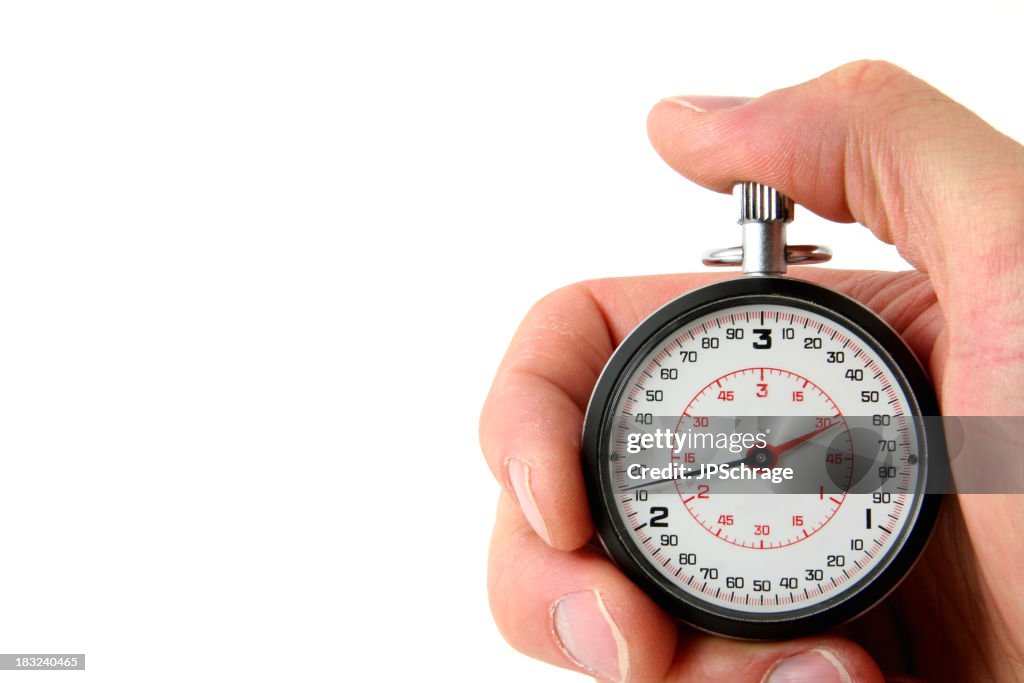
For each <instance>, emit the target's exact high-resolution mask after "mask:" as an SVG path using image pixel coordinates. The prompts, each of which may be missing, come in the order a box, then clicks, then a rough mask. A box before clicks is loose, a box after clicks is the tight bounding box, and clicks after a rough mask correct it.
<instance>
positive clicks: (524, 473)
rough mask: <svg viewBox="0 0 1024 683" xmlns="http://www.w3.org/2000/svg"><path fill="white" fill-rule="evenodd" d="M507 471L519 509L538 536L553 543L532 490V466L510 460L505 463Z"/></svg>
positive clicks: (546, 541) (513, 459)
mask: <svg viewBox="0 0 1024 683" xmlns="http://www.w3.org/2000/svg"><path fill="white" fill-rule="evenodd" d="M505 471H506V472H507V473H508V481H509V483H510V484H511V485H512V491H513V493H515V496H516V500H517V501H518V502H519V509H520V510H522V511H523V515H524V516H525V517H526V521H527V522H529V523H530V526H532V527H533V530H534V531H536V532H537V535H538V536H540V537H541V538H542V539H544V542H545V543H548V544H550V543H551V535H550V534H549V533H548V525H547V524H545V523H544V518H543V517H542V516H541V514H540V508H538V507H537V501H536V500H535V499H534V497H533V489H531V488H530V466H529V465H527V464H526V463H525V462H523V461H522V460H516V459H515V458H509V460H508V461H507V462H506V463H505Z"/></svg>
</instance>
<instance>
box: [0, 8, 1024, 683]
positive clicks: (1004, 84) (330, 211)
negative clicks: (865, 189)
mask: <svg viewBox="0 0 1024 683" xmlns="http://www.w3.org/2000/svg"><path fill="white" fill-rule="evenodd" d="M1022 19H1024V14H1022V9H1021V6H1020V4H1019V3H1011V2H1006V3H1003V4H997V3H991V2H989V3H986V2H977V1H976V2H970V3H955V4H954V3H950V4H942V3H936V2H929V3H903V2H891V1H889V2H860V3H854V4H850V3H842V4H840V3H821V2H814V3H810V2H808V3H750V2H737V1H735V0H734V1H732V2H705V3H695V2H685V3H684V2H673V3H668V2H646V3H601V2H528V1H521V2H516V3H501V4H498V3H483V2H430V3H428V2H376V3H373V2H362V3H354V2H349V3H312V2H294V1H293V2H244V3H243V2H222V1H215V0H213V1H211V0H206V1H204V2H189V1H186V2H181V1H179V2H174V3H166V2H165V3H158V2H148V3H140V2H45V1H40V2H11V3H4V4H3V6H2V8H0V462H2V468H0V482H2V483H3V485H2V486H0V606H2V608H0V651H2V652H12V653H14V652H85V653H87V656H88V669H89V670H88V671H87V672H86V673H85V674H84V675H83V674H74V675H72V674H66V673H54V674H42V675H41V674H33V676H34V678H33V680H36V678H38V679H42V680H49V679H51V678H52V679H56V680H61V681H64V680H68V679H69V678H70V677H73V676H77V678H76V680H81V679H88V680H95V681H136V680H140V679H141V680H176V681H177V680H182V679H186V678H190V679H199V680H225V679H243V678H244V679H245V680H303V681H315V680H348V681H358V680H385V679H399V680H401V679H410V680H413V679H415V680H422V679H430V680H488V681H499V680H500V681H519V680H524V679H529V680H531V681H534V682H535V683H539V682H540V681H544V680H555V681H557V680H573V679H575V678H577V677H576V676H575V675H574V674H569V673H565V672H562V671H559V670H556V669H553V668H549V667H547V666H546V665H542V664H540V663H537V662H534V661H532V660H529V659H527V658H525V657H523V656H521V655H519V654H517V653H515V652H513V651H512V650H511V649H510V648H508V647H507V646H506V645H505V644H504V643H503V641H502V640H501V638H500V636H499V635H498V633H497V631H496V629H495V628H494V627H493V625H492V624H491V620H490V615H489V611H488V608H487V603H486V594H485V555H486V546H487V542H488V535H489V525H490V519H491V516H492V512H493V505H494V500H495V497H496V494H497V491H498V487H497V485H496V484H495V483H494V481H493V480H492V478H491V476H490V474H489V472H488V471H487V470H486V468H485V467H484V465H483V461H482V458H481V456H480V453H479V447H478V445H477V440H476V420H477V414H478V411H479V406H480V404H481V401H482V400H483V397H484V395H485V392H486V390H487V387H488V384H489V382H490V379H491V376H492V373H493V371H494V369H495V367H496V365H497V363H498V361H499V359H500V356H501V354H502V352H503V349H504V346H505V344H506V343H507V341H508V339H509V337H510V335H511V334H512V332H513V330H514V328H515V326H516V324H517V323H518V321H519V319H520V318H521V316H522V315H523V314H524V313H525V312H526V310H527V308H528V307H529V305H530V304H531V302H533V301H534V300H535V299H537V298H538V297H540V296H541V295H542V294H544V293H545V292H547V291H549V290H551V289H553V288H556V287H558V286H560V285H563V284H566V283H569V282H572V281H574V280H578V279H581V278H587V277H595V276H607V275H625V274H637V273H658V272H670V271H678V270H690V269H694V268H696V267H698V257H699V254H700V253H701V252H702V251H703V250H705V249H708V248H711V247H715V246H723V245H728V244H732V243H734V242H736V241H737V237H738V234H737V231H736V230H735V228H734V227H732V220H733V216H734V211H733V205H732V203H731V201H730V199H729V198H728V197H725V196H720V195H715V194H712V193H710V192H707V191H705V190H701V189H699V188H697V187H696V186H694V185H692V184H690V183H688V182H687V181H684V180H682V179H680V178H679V177H678V176H676V175H675V174H674V173H673V172H672V171H670V170H669V169H668V168H667V167H666V166H664V165H663V164H662V162H661V161H660V160H659V159H658V158H657V156H656V155H655V154H654V152H653V151H652V150H651V149H650V147H649V145H648V142H647V139H646V133H645V128H644V119H645V116H646V113H647V110H648V108H649V107H650V106H651V105H652V104H653V103H654V102H656V101H657V100H658V99H659V98H661V97H664V96H668V95H673V94H683V93H698V94H730V95H756V94H759V93H762V92H764V91H767V90H770V89H773V88H776V87H781V86H784V85H788V84H792V83H795V82H799V81H802V80H805V79H808V78H811V77H813V76H815V75H818V74H819V73H821V72H824V71H826V70H828V69H830V68H832V67H835V66H837V65H839V64H841V63H843V62H846V61H849V60H853V59H857V58H861V57H875V58H885V59H889V60H891V61H894V62H896V63H898V64H901V65H903V66H904V67H906V68H909V69H910V70H912V71H914V72H916V73H917V74H918V75H920V76H922V77H924V78H925V79H927V80H929V81H931V82H932V83H934V84H935V85H937V86H938V87H940V88H941V89H943V90H945V91H946V92H947V93H949V94H950V95H952V96H954V97H955V98H957V99H959V100H961V101H962V102H964V103H965V104H967V105H968V106H969V107H971V108H972V109H974V110H975V111H977V112H978V113H979V114H981V115H982V116H983V117H985V118H986V119H987V120H989V121H990V122H992V123H993V124H994V125H996V126H997V127H999V128H1000V129H1002V130H1003V131H1004V132H1006V133H1008V134H1009V135H1011V136H1013V137H1015V138H1017V139H1024V118H1022V117H1021V111H1022V106H1021V105H1022V104H1024V101H1022V96H1021V89H1020V87H1019V83H1020V66H1021V52H1020V28H1021V26H1022ZM792 241H821V242H824V243H826V244H829V245H831V246H833V247H834V248H835V249H836V250H837V258H836V260H835V262H836V264H837V265H839V266H840V267H859V266H867V267H886V268H888V267H893V268H898V267H900V261H899V259H898V257H897V256H896V255H895V253H894V252H893V251H892V250H891V249H890V248H888V247H885V246H883V245H881V244H879V243H877V242H875V241H874V240H873V238H872V237H871V236H870V235H869V234H868V233H867V232H866V231H865V230H862V229H859V228H857V227H855V226H835V225H831V224H827V223H825V222H823V221H820V220H818V219H816V218H814V217H813V216H811V215H809V213H808V212H806V211H803V212H801V214H800V216H799V218H798V224H797V226H796V227H794V229H793V234H792ZM10 676H11V675H10V674H9V675H8V677H10ZM14 676H15V677H18V676H19V675H17V674H15V675H14ZM20 676H22V677H24V676H26V674H21V675H20ZM2 677H3V676H2V675H0V678H2Z"/></svg>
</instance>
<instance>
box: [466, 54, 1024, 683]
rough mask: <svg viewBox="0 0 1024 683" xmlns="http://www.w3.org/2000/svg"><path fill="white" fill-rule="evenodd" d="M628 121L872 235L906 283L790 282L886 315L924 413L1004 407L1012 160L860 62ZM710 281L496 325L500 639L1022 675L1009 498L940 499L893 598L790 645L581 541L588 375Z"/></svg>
mask: <svg viewBox="0 0 1024 683" xmlns="http://www.w3.org/2000/svg"><path fill="white" fill-rule="evenodd" d="M648 127H649V133H650V136H651V140H652V142H653V143H654V146H655V148H656V149H657V150H658V152H659V153H660V154H661V155H662V157H663V158H664V159H665V160H666V161H667V162H668V163H669V164H670V165H671V166H672V167H673V168H675V169H676V170H677V171H679V172H680V173H682V174H683V175H685V176H686V177H688V178H690V179H692V180H694V181H696V182H698V183H700V184H701V185H704V186H706V187H709V188H711V189H715V190H720V191H727V190H729V189H730V188H731V186H732V184H733V183H734V182H735V181H738V180H753V181H757V182H761V183H764V184H767V185H770V186H772V187H775V188H777V189H778V190H779V191H781V192H783V193H785V194H786V195H788V196H790V197H792V198H793V199H794V201H796V202H797V203H799V204H802V205H804V206H805V207H807V208H808V209H810V210H812V211H814V212H816V213H818V214H820V215H822V216H824V217H826V218H829V219H832V220H835V221H842V222H849V221H859V222H860V223H862V224H864V225H865V226H867V227H868V228H870V229H871V231H872V232H873V233H874V234H875V235H876V236H877V237H879V238H880V239H882V240H885V241H887V242H892V243H894V244H895V245H896V247H897V248H898V249H899V251H900V253H901V254H902V255H903V257H904V258H906V259H907V260H908V261H909V262H910V263H911V264H912V265H913V266H914V267H915V268H916V270H915V271H911V272H906V273H882V272H867V271H863V272H852V271H828V270H820V269H819V270H814V269H806V270H805V269H801V268H797V269H793V274H794V275H795V276H797V277H800V278H803V279H807V280H811V281H815V282H819V283H821V284H824V285H826V286H828V287H830V288H832V289H835V290H837V291H840V292H843V293H845V294H847V295H848V296H851V297H853V298H854V299H857V300H858V301H860V302H862V303H864V304H865V305H866V306H868V307H869V308H871V309H873V310H874V311H876V312H877V313H878V314H879V315H881V316H882V317H883V318H884V319H885V320H886V321H887V322H888V323H889V324H890V325H892V326H893V327H894V328H895V329H896V330H897V331H898V332H899V333H900V334H901V335H902V336H903V338H904V339H905V340H906V341H907V343H908V344H909V345H910V346H911V348H912V349H913V350H914V352H915V353H916V354H917V355H918V357H919V358H920V359H921V361H922V363H924V364H925V365H926V367H928V368H929V369H930V372H931V375H932V378H933V381H934V382H935V385H936V390H937V393H938V396H939V400H940V403H941V405H942V410H943V413H944V414H947V415H1021V414H1024V394H1022V392H1021V388H1022V387H1024V363H1022V362H1021V361H1022V359H1024V301H1022V299H1021V292H1022V291H1024V265H1022V264H1024V148H1022V147H1021V146H1020V145H1018V144H1017V143H1015V142H1013V141H1012V140H1010V139H1008V138H1006V137H1005V136H1003V135H1001V134H1000V133H998V132H997V131H995V130H993V129H992V128H991V127H989V126H988V125H987V124H985V123H984V122H983V121H982V120H981V119H979V118H978V117H977V116H975V115H974V114H972V113H971V112H969V111H968V110H966V109H964V108H963V107H961V106H960V105H958V104H956V103H955V102H953V101H951V100H949V99H948V98H946V97H945V96H943V95H942V94H941V93H939V92H937V91H936V90H934V89H933V88H931V87H930V86H928V85H927V84H925V83H923V82H921V81H920V80H918V79H915V78H913V77H912V76H910V75H909V74H907V73H905V72H903V71H901V70H900V69H897V68H896V67H893V66H891V65H888V64H885V63H879V62H858V63H854V64H850V65H847V66H844V67H841V68H840V69H837V70H835V71H833V72H830V73H828V74H826V75H824V76H822V77H820V78H818V79H815V80H813V81H810V82H808V83H804V84H802V85H798V86H795V87H792V88H787V89H785V90H781V91H776V92H773V93H769V94H767V95H765V96H763V97H760V98H757V99H755V100H751V101H746V100H741V99H737V98H686V99H685V100H681V99H677V98H673V99H669V100H665V101H663V102H660V103H659V104H658V105H656V106H655V108H654V109H653V110H652V112H651V114H650V117H649V121H648ZM719 279H722V276H718V275H713V274H689V275H671V276H658V277H638V278H621V279H608V280H597V281H591V282H584V283H579V284H576V285H572V286H569V287H566V288H564V289H561V290H558V291H556V292H554V293H552V294H550V295H548V296H547V297H545V298H544V299H542V300H541V301H540V302H538V303H537V304H536V305H535V306H534V308H533V309H532V310H531V311H530V313H529V314H528V315H527V317H526V319H525V320H524V321H523V323H522V325H521V326H520V328H519V330H518V331H517V333H516V335H515V338H514V339H513V341H512V343H511V346H510V348H509V350H508V352H507V354H506V356H505V358H504V360H503V361H502V364H501V367H500V369H499V371H498V374H497V377H496V378H495V381H494V384H493V386H492V388H491V391H490V394H489V396H488V398H487V401H486V403H485V406H484V410H483V414H482V416H481V422H480V434H481V443H482V447H483V451H484V454H485V456H486V458H487V461H488V464H489V466H490V467H491V469H492V471H493V472H494V475H495V476H496V477H497V478H498V480H499V481H500V482H501V483H502V485H503V486H504V489H505V492H504V493H503V494H502V496H501V500H500V501H499V505H498V515H497V522H496V525H495V530H494V536H493V539H492V545H491V556H490V580H489V584H490V598H491V607H492V611H493V613H494V617H495V620H496V622H497V624H498V627H499V629H500V630H501V632H502V633H503V635H504V636H505V638H506V639H507V640H508V641H509V642H510V643H511V644H512V645H513V646H514V647H516V648H517V649H519V650H521V651H522V652H524V653H526V654H529V655H531V656H533V657H537V658H539V659H542V660H544V661H547V662H550V663H552V664H556V665H559V666H564V667H567V668H571V669H575V670H578V671H584V672H587V673H590V674H592V675H595V676H597V677H599V678H602V679H608V680H628V681H687V682H689V681H705V680H707V681H712V680H729V681H738V682H743V681H761V680H763V679H767V680H770V681H777V680H778V681H795V680H807V681H822V682H826V681H850V680H852V681H856V682H858V683H860V682H861V681H865V682H869V681H880V680H900V678H898V675H899V674H901V673H906V672H913V673H914V674H915V675H918V676H922V677H924V678H925V679H926V680H956V681H981V680H993V681H995V680H1017V679H1018V678H1021V677H1024V597H1022V595H1024V594H1022V593H1021V592H1020V591H1018V590H1016V587H1017V586H1019V585H1021V581H1022V579H1024V544H1022V543H1021V541H1020V540H1018V539H1020V538H1022V537H1024V504H1022V502H1021V500H1020V499H1019V498H1018V497H1015V496H1011V495H960V496H958V497H957V501H956V503H955V504H951V505H947V506H945V510H944V514H943V516H942V517H941V518H940V522H939V527H938V528H937V530H936V534H935V538H933V540H932V543H931V544H930V546H929V548H928V550H927V551H926V554H925V556H924V558H922V561H921V562H920V563H919V564H918V566H917V567H916V568H915V570H914V571H913V572H912V573H911V575H910V576H909V577H908V578H907V580H906V581H905V582H904V583H903V585H902V586H901V588H900V589H899V590H898V591H897V592H896V593H894V594H893V595H892V596H890V598H888V599H887V600H886V601H885V602H883V603H882V604H881V605H880V606H879V607H877V608H875V609H874V610H872V612H870V613H869V614H868V615H865V616H864V617H862V618H860V619H858V620H857V621H855V622H853V623H852V624H849V625H847V626H846V627H844V628H843V629H840V630H839V631H838V632H833V633H828V634H822V635H819V636H813V637H808V638H802V639H799V640H793V641H784V642H772V643H747V642H739V641H732V640H728V639H725V638H720V637H716V636H711V635H706V634H703V633H698V632H696V631H694V630H692V629H689V628H687V627H680V626H679V625H677V623H676V622H675V621H673V620H672V619H671V618H669V617H668V616H667V615H666V614H664V613H663V612H662V611H661V610H660V609H659V608H658V607H657V606H656V605H655V604H654V603H653V602H652V601H651V599H650V598H648V597H647V595H646V594H644V593H643V592H642V591H641V590H640V589H639V588H637V587H636V586H635V585H634V584H632V583H631V582H630V581H629V580H628V579H627V578H626V577H625V576H624V575H623V574H621V573H620V572H619V571H618V570H617V569H616V568H615V566H614V565H613V564H612V563H611V561H610V560H609V559H607V558H606V557H605V556H604V555H603V553H601V552H599V551H595V549H594V547H592V546H590V545H588V542H589V541H590V539H591V537H592V535H593V526H592V523H591V518H590V513H589V510H588V505H587V498H586V493H585V488H584V484H583V474H582V470H581V466H580V456H579V449H580V431H581V427H582V421H583V413H584V410H585V408H586V405H587V401H588V399H589V397H590V393H591V390H592V389H593V387H594V384H595V382H596V380H597V377H598V374H599V373H600V371H601V368H602V367H603V365H604V363H605V361H606V360H607V359H608V357H609V356H610V355H611V353H612V351H613V350H614V348H615V346H616V345H617V344H618V343H620V342H621V341H622V339H623V338H624V337H625V336H626V335H627V334H628V333H629V332H630V330H632V328H633V327H634V326H635V325H636V324H637V323H639V322H640V321H641V320H642V319H643V318H644V317H646V316H647V314H649V313H651V312H652V311H654V310H655V309H656V308H658V307H660V306H661V305H662V304H664V303H666V302H668V301H669V300H671V299H673V298H675V297H677V296H679V295H680V294H682V293H684V292H686V291H689V290H691V289H694V288H695V287H698V286H701V285H704V284H707V283H709V282H712V281H715V280H719ZM883 671H884V672H885V673H884V674H883ZM886 677H888V678H886Z"/></svg>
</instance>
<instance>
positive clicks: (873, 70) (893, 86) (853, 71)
mask: <svg viewBox="0 0 1024 683" xmlns="http://www.w3.org/2000/svg"><path fill="white" fill-rule="evenodd" d="M822 78H823V79H824V81H825V83H826V84H827V85H829V86H831V87H832V88H833V89H835V90H836V91H838V92H840V93H843V94H847V95H849V94H854V95H858V96H864V95H877V94H885V95H887V96H891V95H892V94H893V93H896V92H906V91H908V90H916V89H918V87H919V86H920V84H921V81H919V80H918V79H917V78H915V77H914V76H912V75H911V74H910V73H908V72H907V71H904V70H903V69H901V68H900V67H898V66H896V65H895V64H892V63H891V62H886V61H883V60H874V59H864V60H860V61H856V62H850V63H849V64H844V65H843V66H841V67H839V68H838V69H835V70H833V71H830V72H829V73H827V74H825V75H824V76H823V77H822Z"/></svg>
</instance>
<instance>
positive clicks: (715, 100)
mask: <svg viewBox="0 0 1024 683" xmlns="http://www.w3.org/2000/svg"><path fill="white" fill-rule="evenodd" d="M752 99H753V98H752V97H719V96H717V95H682V96H678V97H666V98H665V99H664V100H662V102H672V103H674V104H678V105H680V106H683V107H686V108H687V109H692V110H693V111H700V112H705V111H718V110H720V109H730V108H732V107H738V106H740V105H741V104H746V103H747V102H749V101H750V100H752Z"/></svg>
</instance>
